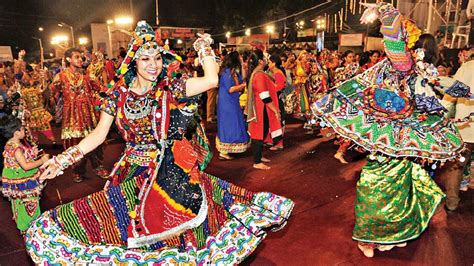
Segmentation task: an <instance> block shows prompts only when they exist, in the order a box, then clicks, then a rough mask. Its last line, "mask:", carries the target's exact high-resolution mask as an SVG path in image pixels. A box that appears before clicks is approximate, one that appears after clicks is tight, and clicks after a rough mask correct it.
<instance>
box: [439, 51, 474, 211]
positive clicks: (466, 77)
mask: <svg viewBox="0 0 474 266" xmlns="http://www.w3.org/2000/svg"><path fill="white" fill-rule="evenodd" d="M473 54H474V48H471V49H470V50H469V51H468V56H467V58H471V55H473ZM454 79H456V80H458V81H461V82H463V83H464V84H466V85H468V86H469V87H470V90H471V94H474V60H472V59H471V60H469V61H467V62H465V63H463V64H462V65H461V67H460V68H459V69H458V71H457V72H456V74H455V75H454ZM442 103H443V106H444V107H446V109H448V110H451V112H449V113H448V115H449V116H450V117H453V118H454V119H455V122H456V123H455V125H456V126H457V128H458V130H459V133H460V134H461V137H462V139H463V141H464V143H465V149H464V150H463V152H462V156H463V158H464V160H459V161H454V162H448V163H447V165H446V172H445V187H446V204H445V209H446V210H447V211H448V212H452V211H455V210H456V209H457V208H458V205H459V201H460V198H459V189H460V188H466V187H468V188H470V189H474V178H472V173H470V171H469V170H470V164H471V154H472V152H473V151H474V122H473V121H472V117H471V118H470V119H468V120H467V119H466V118H467V117H470V116H471V115H472V114H473V113H474V100H473V99H468V98H454V97H451V96H449V95H447V94H446V95H445V96H444V97H443V101H442ZM466 120H467V121H466ZM465 173H466V175H465ZM464 177H465V178H464ZM463 179H464V180H465V181H464V184H463V186H461V184H462V182H463Z"/></svg>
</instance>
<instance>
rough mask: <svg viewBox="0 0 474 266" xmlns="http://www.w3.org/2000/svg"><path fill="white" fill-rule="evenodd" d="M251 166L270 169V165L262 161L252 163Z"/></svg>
mask: <svg viewBox="0 0 474 266" xmlns="http://www.w3.org/2000/svg"><path fill="white" fill-rule="evenodd" d="M253 168H255V169H260V170H270V168H271V167H270V166H268V165H266V164H264V163H254V164H253Z"/></svg>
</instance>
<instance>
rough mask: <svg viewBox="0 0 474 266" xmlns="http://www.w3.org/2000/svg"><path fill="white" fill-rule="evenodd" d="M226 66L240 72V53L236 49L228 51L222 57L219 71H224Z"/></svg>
mask: <svg viewBox="0 0 474 266" xmlns="http://www.w3.org/2000/svg"><path fill="white" fill-rule="evenodd" d="M227 68H229V69H231V70H234V71H236V72H238V73H241V72H242V65H241V64H240V54H239V52H237V51H233V52H231V53H228V54H227V55H226V56H225V57H224V61H223V62H222V66H221V73H222V72H223V71H225V70H226V69H227Z"/></svg>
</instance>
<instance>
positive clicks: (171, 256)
mask: <svg viewBox="0 0 474 266" xmlns="http://www.w3.org/2000/svg"><path fill="white" fill-rule="evenodd" d="M368 12H375V13H376V14H377V15H378V17H379V19H380V20H381V22H382V28H381V32H382V34H383V35H384V44H385V50H383V51H377V50H374V51H367V52H363V53H357V52H354V51H352V50H345V51H342V52H339V51H330V50H327V49H324V50H322V51H320V52H315V51H312V50H290V49H286V48H285V47H283V48H282V47H279V48H277V47H269V48H267V47H264V46H263V45H262V44H259V43H253V44H251V49H249V50H240V49H227V50H223V51H217V50H215V49H213V48H212V46H211V44H212V39H211V38H210V36H209V35H206V34H204V35H200V36H199V38H198V40H197V41H196V42H195V43H194V45H193V49H189V50H187V51H182V52H179V53H175V52H173V51H171V50H169V49H167V48H166V47H163V46H162V43H161V42H160V40H157V39H155V35H154V32H153V29H151V27H150V26H149V25H148V24H146V23H145V22H139V23H138V25H137V28H136V30H135V34H134V35H133V37H132V39H131V41H130V44H129V46H128V47H127V49H125V48H123V49H121V51H120V54H119V55H118V56H117V59H115V60H112V59H110V60H109V58H107V56H106V55H104V54H103V53H101V52H100V51H97V52H94V53H89V52H87V51H84V50H80V49H76V48H71V49H69V50H67V51H66V52H65V54H64V58H63V64H62V65H51V66H49V68H48V67H46V66H45V65H43V64H42V63H40V64H31V63H30V64H29V63H28V62H26V61H25V59H24V58H25V51H23V50H22V51H21V52H20V53H19V54H18V59H16V60H15V61H14V62H11V63H6V64H3V67H2V68H3V73H2V74H1V79H0V90H1V94H0V108H1V111H0V112H1V113H0V119H1V125H0V127H1V130H2V137H3V138H2V141H3V143H2V145H1V146H2V147H3V150H4V151H3V156H4V160H2V161H4V165H3V174H2V192H3V195H4V196H5V197H7V198H9V199H10V201H11V204H12V210H13V219H14V220H15V222H16V224H17V227H18V229H19V230H20V232H21V233H22V234H23V236H24V238H25V241H26V244H27V250H28V252H29V254H30V256H31V258H32V259H33V261H34V262H35V263H41V262H53V261H54V262H57V261H62V262H65V263H76V262H80V263H86V262H92V263H104V262H108V261H110V262H111V261H114V259H115V260H119V261H121V262H123V261H125V262H132V261H133V262H137V261H138V262H140V263H148V262H164V263H166V262H168V263H178V262H198V263H203V262H210V263H217V262H219V261H221V262H225V263H238V262H240V261H242V260H243V259H244V258H245V257H246V256H247V255H248V254H249V253H251V252H252V251H253V250H254V249H255V247H256V246H257V245H258V243H259V242H260V241H261V239H263V238H264V236H265V231H264V229H266V228H269V227H272V228H281V227H283V226H284V225H285V224H286V221H287V219H288V218H289V217H290V214H291V211H292V208H293V206H294V204H293V202H292V201H291V200H290V199H287V198H284V197H282V196H278V195H275V194H272V193H269V192H259V193H255V192H250V191H247V190H245V189H244V188H240V187H237V186H235V185H233V184H231V183H228V182H225V181H223V180H221V179H219V178H218V177H215V176H212V175H209V174H207V173H205V172H204V170H205V168H206V165H207V164H208V163H209V161H210V158H209V157H210V151H211V147H210V142H209V141H208V140H207V137H206V135H205V133H204V132H205V128H206V126H208V125H210V124H212V123H217V136H216V140H215V145H216V149H217V151H218V153H219V154H218V158H219V159H220V160H234V159H235V158H236V157H235V156H234V155H233V154H236V153H243V152H246V151H247V150H248V149H252V155H253V165H251V166H249V167H253V168H256V169H259V170H269V169H271V161H270V159H268V158H267V157H265V156H264V154H265V153H267V152H285V145H284V139H285V126H286V124H287V122H288V121H289V120H292V121H293V122H294V121H299V122H298V123H300V124H301V130H305V131H306V132H307V133H308V134H312V135H314V136H316V135H317V134H320V133H321V132H325V134H327V135H328V136H333V137H334V138H333V139H334V141H335V143H336V144H337V145H339V148H338V150H337V152H336V154H334V158H335V159H337V160H338V161H340V162H341V163H342V164H347V163H348V161H347V158H346V152H347V150H348V149H350V148H352V147H354V148H355V149H356V150H358V151H359V152H361V153H367V154H368V156H367V161H368V162H367V165H366V166H364V167H363V169H362V173H361V177H360V179H359V181H358V183H357V195H356V207H355V212H356V215H355V216H356V223H355V228H354V232H353V239H354V240H356V241H357V243H358V247H359V249H360V250H361V251H362V252H363V253H364V255H366V256H367V257H372V256H374V251H375V250H381V251H385V250H389V249H392V248H394V247H404V246H406V244H407V241H408V240H411V239H414V238H416V237H418V236H419V235H420V234H421V233H422V232H423V231H424V230H425V229H426V228H427V226H428V222H429V220H430V219H431V216H432V215H433V214H434V211H435V210H436V208H437V207H438V204H439V203H440V202H441V200H442V199H443V198H444V197H445V194H444V192H443V191H441V189H440V188H439V187H438V186H437V185H436V184H435V183H434V181H433V180H432V178H431V175H432V173H433V171H434V170H435V169H436V168H437V165H438V166H439V165H441V164H445V166H444V167H445V168H446V172H447V173H446V175H447V179H446V180H447V181H446V184H445V187H446V191H445V193H446V196H447V199H446V204H445V208H446V210H447V211H449V212H451V211H455V210H456V208H457V207H458V205H459V201H460V199H459V191H460V190H466V189H468V188H471V189H474V178H471V177H472V173H471V171H470V170H471V168H472V167H471V165H472V158H471V157H472V150H473V148H474V139H472V138H473V136H474V130H473V128H474V124H473V122H472V120H471V117H470V116H471V115H472V114H473V113H474V107H473V104H472V101H473V100H472V93H473V92H474V91H473V90H474V89H473V88H474V87H473V86H474V81H473V77H472V75H471V74H470V73H473V71H474V61H472V59H473V57H474V48H472V47H470V48H469V47H467V48H465V49H461V50H459V51H458V54H456V55H455V56H454V57H453V56H450V53H449V52H450V51H449V52H448V50H447V49H444V48H441V49H440V47H438V44H437V42H436V40H435V38H434V37H433V36H432V35H429V34H421V31H420V30H419V29H417V28H416V26H415V25H414V24H413V22H410V21H409V20H405V19H404V18H403V17H401V16H399V13H398V10H396V9H395V8H393V6H391V5H390V4H385V3H379V4H377V5H374V6H369V7H368V9H367V11H366V13H368ZM363 18H364V16H363ZM362 20H364V19H362ZM394 25H395V26H394ZM388 28H390V29H391V30H389V29H388ZM393 29H395V30H397V32H398V33H400V34H398V33H397V34H394V33H393ZM402 33H403V34H402ZM458 59H459V60H458ZM204 94H206V97H200V96H203V95H204ZM204 101H205V104H204ZM198 106H205V108H200V107H198ZM114 121H115V126H116V128H117V129H118V130H119V131H120V133H121V135H122V137H123V141H124V142H125V143H126V145H125V150H124V152H123V153H122V155H121V156H120V157H119V158H117V159H118V161H117V163H116V164H115V165H114V168H113V169H109V170H110V172H109V171H107V170H106V169H105V168H104V166H103V165H102V161H103V147H102V145H103V143H104V141H105V140H106V139H107V136H108V132H109V131H110V130H111V128H112V125H113V123H114ZM56 126H57V127H60V128H61V134H60V136H59V137H58V136H55V135H54V134H53V128H54V127H56ZM41 135H43V136H44V137H45V139H46V140H47V141H49V142H50V143H52V144H55V143H56V142H57V141H59V139H60V140H61V143H62V144H63V150H64V152H63V153H61V154H59V155H57V156H53V157H52V158H50V156H49V155H47V154H44V151H43V150H42V149H40V148H39V147H38V139H39V138H40V136H41ZM267 147H268V151H267V150H266V149H267ZM85 159H89V160H90V162H91V164H92V166H93V168H94V169H95V170H96V173H97V175H98V176H99V177H102V178H107V179H108V181H107V184H106V186H105V187H104V188H103V190H101V191H99V192H97V193H94V194H92V195H89V196H87V197H85V198H81V199H77V200H74V201H72V202H70V203H67V204H64V205H60V206H58V207H56V208H54V209H52V210H49V211H46V212H44V213H41V212H40V209H39V200H40V194H41V190H42V188H43V187H44V184H45V183H44V181H45V180H47V179H52V178H55V177H56V176H57V175H60V174H62V173H63V171H64V170H65V169H67V168H68V167H72V168H73V176H72V178H73V180H74V181H75V182H78V183H79V182H81V181H82V180H83V176H84V173H85V163H86V160H85ZM408 195H411V196H408ZM229 232H231V233H229ZM58 242H60V243H62V244H63V245H57V244H56V243H58ZM165 250H166V254H165V252H164V251H165ZM236 250H244V251H236Z"/></svg>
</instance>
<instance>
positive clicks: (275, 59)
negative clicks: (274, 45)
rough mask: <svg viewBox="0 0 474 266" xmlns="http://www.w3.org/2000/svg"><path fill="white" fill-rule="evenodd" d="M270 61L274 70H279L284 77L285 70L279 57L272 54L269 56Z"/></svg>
mask: <svg viewBox="0 0 474 266" xmlns="http://www.w3.org/2000/svg"><path fill="white" fill-rule="evenodd" d="M270 61H272V62H273V63H275V66H276V68H278V69H280V70H281V72H283V75H285V68H284V67H283V62H282V61H281V57H280V56H279V55H278V54H273V55H272V56H270Z"/></svg>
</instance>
